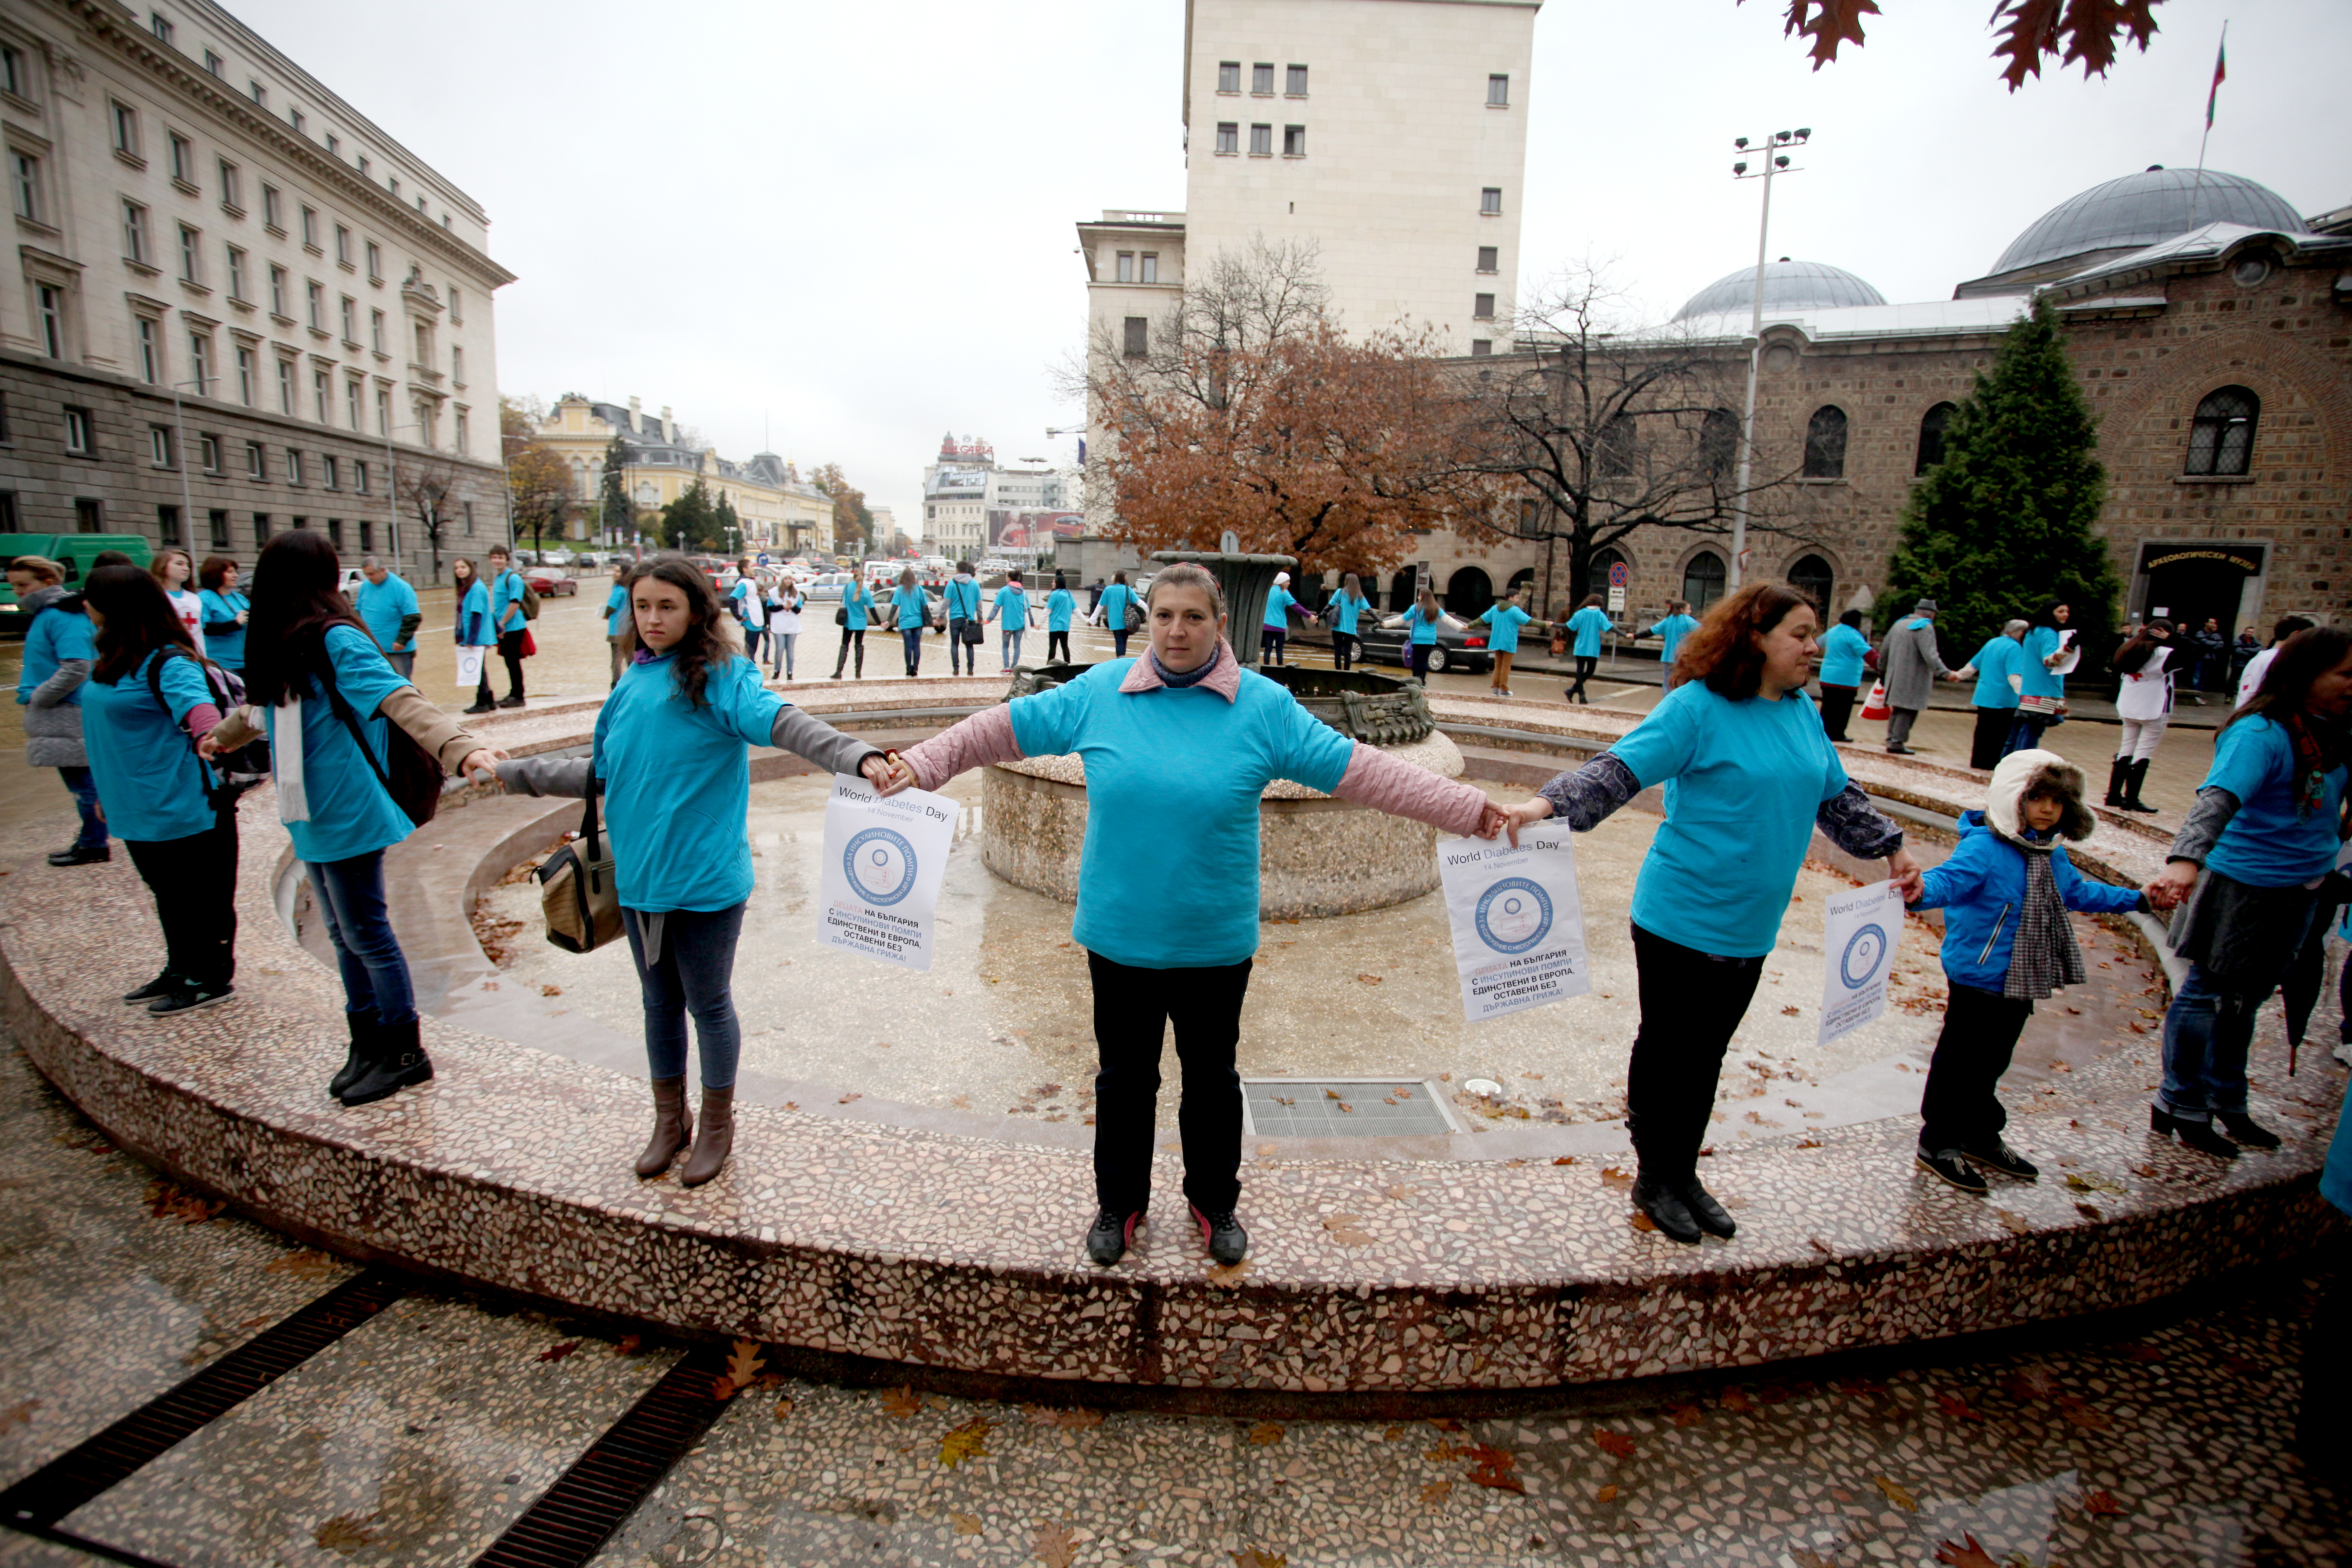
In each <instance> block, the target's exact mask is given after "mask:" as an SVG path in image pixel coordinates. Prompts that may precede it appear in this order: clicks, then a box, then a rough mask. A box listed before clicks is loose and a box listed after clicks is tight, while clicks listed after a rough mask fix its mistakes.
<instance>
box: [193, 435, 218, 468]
mask: <svg viewBox="0 0 2352 1568" xmlns="http://www.w3.org/2000/svg"><path fill="white" fill-rule="evenodd" d="M196 460H197V461H199V462H201V463H202V464H203V465H204V468H205V472H206V473H208V474H217V473H219V472H220V465H221V441H220V437H217V436H204V435H200V436H198V437H196Z"/></svg>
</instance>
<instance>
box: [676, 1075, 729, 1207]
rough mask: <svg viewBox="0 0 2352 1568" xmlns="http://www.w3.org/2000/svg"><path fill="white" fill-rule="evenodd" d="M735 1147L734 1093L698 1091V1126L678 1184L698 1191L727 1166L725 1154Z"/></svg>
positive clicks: (678, 1178) (712, 1090) (725, 1090)
mask: <svg viewBox="0 0 2352 1568" xmlns="http://www.w3.org/2000/svg"><path fill="white" fill-rule="evenodd" d="M734 1146H735V1089H734V1086H733V1085H731V1084H730V1085H729V1086H728V1087H727V1088H725V1089H704V1090H703V1091H702V1126H701V1127H700V1128H699V1129H698V1131H696V1132H695V1135H694V1152H692V1153H690V1154H688V1155H687V1157H686V1169H685V1170H683V1171H681V1172H679V1173H678V1176H677V1180H678V1184H679V1185H681V1186H688V1187H698V1186H700V1185H702V1184H703V1183H705V1182H707V1181H709V1180H710V1178H711V1177H713V1176H715V1175H717V1174H718V1173H719V1170H720V1168H721V1167H722V1166H724V1165H725V1164H726V1163H727V1152H728V1151H729V1150H730V1149H732V1148H733V1147H734Z"/></svg>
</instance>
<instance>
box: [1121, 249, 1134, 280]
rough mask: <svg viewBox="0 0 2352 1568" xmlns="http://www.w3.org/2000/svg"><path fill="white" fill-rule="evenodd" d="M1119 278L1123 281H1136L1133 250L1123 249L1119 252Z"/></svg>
mask: <svg viewBox="0 0 2352 1568" xmlns="http://www.w3.org/2000/svg"><path fill="white" fill-rule="evenodd" d="M1118 281H1120V282H1121V283H1132V282H1134V281H1135V252H1133V251H1132V250H1122V251H1120V252H1119V253H1118Z"/></svg>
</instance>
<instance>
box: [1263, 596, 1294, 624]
mask: <svg viewBox="0 0 2352 1568" xmlns="http://www.w3.org/2000/svg"><path fill="white" fill-rule="evenodd" d="M1297 603H1298V601H1297V599H1296V598H1294V597H1292V596H1291V593H1290V590H1289V589H1287V588H1281V587H1277V588H1275V589H1273V590H1271V591H1270V592H1268V593H1267V595H1266V596H1265V625H1266V629H1267V630H1269V631H1277V632H1284V631H1288V630H1289V629H1290V607H1291V606H1292V605H1296V604H1297Z"/></svg>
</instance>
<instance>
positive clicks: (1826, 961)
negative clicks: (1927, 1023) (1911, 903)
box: [1815, 882, 1903, 1046]
mask: <svg viewBox="0 0 2352 1568" xmlns="http://www.w3.org/2000/svg"><path fill="white" fill-rule="evenodd" d="M1902 932H1903V894H1902V891H1901V890H1900V889H1898V888H1896V886H1895V884H1894V883H1893V882H1874V883H1872V884H1871V885H1870V886H1869V887H1866V888H1856V889H1853V890H1852V891H1850V892H1843V893H1832V895H1830V902H1829V913H1828V917H1827V930H1826V931H1825V932H1824V933H1823V937H1822V958H1823V967H1824V969H1825V970H1826V971H1827V973H1825V974H1824V975H1823V976H1822V1032H1821V1037H1820V1039H1819V1040H1817V1041H1816V1042H1815V1043H1816V1044H1818V1045H1823V1046H1826V1045H1828V1044H1829V1043H1830V1042H1831V1041H1832V1040H1834V1039H1836V1038H1837V1037H1839V1036H1840V1035H1847V1034H1852V1033H1853V1031H1854V1030H1856V1029H1859V1028H1861V1027H1862V1026H1864V1024H1867V1023H1869V1022H1870V1021H1871V1020H1872V1019H1874V1018H1876V1017H1878V1016H1880V1015H1882V1014H1884V1013H1885V1011H1886V976H1887V974H1888V973H1889V972H1890V971H1891V970H1892V969H1893V968H1894V967H1895V939H1896V938H1897V937H1899V936H1900V935H1901V934H1902Z"/></svg>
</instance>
